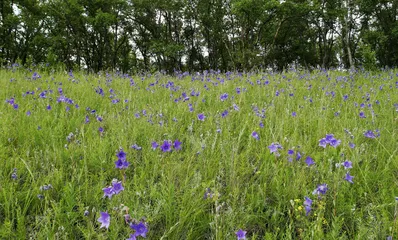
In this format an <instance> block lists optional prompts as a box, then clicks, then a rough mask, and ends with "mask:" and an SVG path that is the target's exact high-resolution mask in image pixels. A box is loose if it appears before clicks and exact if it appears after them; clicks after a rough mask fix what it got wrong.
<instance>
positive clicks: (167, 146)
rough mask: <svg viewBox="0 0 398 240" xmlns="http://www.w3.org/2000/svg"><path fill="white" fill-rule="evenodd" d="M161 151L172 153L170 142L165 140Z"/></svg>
mask: <svg viewBox="0 0 398 240" xmlns="http://www.w3.org/2000/svg"><path fill="white" fill-rule="evenodd" d="M160 149H161V150H162V151H163V152H170V151H171V143H170V141H168V140H164V142H163V144H162V146H160Z"/></svg>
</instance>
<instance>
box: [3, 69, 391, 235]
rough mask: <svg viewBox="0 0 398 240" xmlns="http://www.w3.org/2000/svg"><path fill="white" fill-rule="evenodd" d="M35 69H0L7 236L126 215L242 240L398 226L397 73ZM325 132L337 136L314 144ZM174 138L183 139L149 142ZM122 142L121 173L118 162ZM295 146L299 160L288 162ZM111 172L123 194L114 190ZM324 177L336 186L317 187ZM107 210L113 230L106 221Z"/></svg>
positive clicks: (82, 228) (152, 227) (177, 230)
mask: <svg viewBox="0 0 398 240" xmlns="http://www.w3.org/2000/svg"><path fill="white" fill-rule="evenodd" d="M38 74H39V75H40V78H39V77H38V76H37V75H35V76H33V71H28V70H25V69H9V70H1V71H0V99H1V101H2V103H1V104H0V122H1V124H0V160H1V161H2V163H1V168H0V238H2V239H28V238H30V239H127V238H128V237H129V234H133V233H134V230H132V229H131V228H130V227H129V225H128V224H127V223H126V221H125V216H124V215H125V214H126V213H128V214H129V215H130V216H131V217H132V218H134V219H136V222H139V221H142V222H145V224H146V225H147V226H148V230H149V231H148V234H147V238H148V239H236V235H235V232H237V231H238V230H239V229H243V230H245V231H247V234H246V238H247V239H385V238H386V237H388V236H393V237H394V238H395V237H398V232H397V231H398V223H397V222H396V220H395V219H396V215H397V209H396V208H397V202H398V201H396V198H395V197H396V196H398V171H397V169H398V157H397V156H398V152H397V151H398V127H397V126H398V112H397V109H398V106H397V104H398V88H397V87H398V85H397V82H398V74H397V71H396V70H391V71H385V72H374V73H368V72H338V71H327V72H326V71H315V72H312V73H307V72H298V71H290V72H285V73H280V74H276V73H265V72H264V73H248V74H241V73H227V74H216V73H214V72H207V74H204V73H201V74H198V73H196V74H192V75H188V74H179V75H176V76H167V75H161V74H155V75H149V74H148V75H140V76H132V77H130V76H123V75H120V74H116V73H112V74H106V73H101V74H91V75H86V74H84V73H78V72H74V73H73V74H72V73H71V74H67V73H62V72H56V73H50V72H45V71H42V72H38ZM32 76H33V78H32ZM58 88H62V94H60V93H59V90H58ZM99 88H101V89H102V90H103V95H101V94H100V92H99ZM236 88H240V93H239V94H238V93H237V89H236ZM96 90H97V91H96ZM28 91H34V94H26V92H28ZM44 91H47V93H46V94H45V95H46V97H45V98H41V97H40V93H42V92H44ZM192 91H194V92H193V93H192V95H193V96H191V92H192ZM183 93H186V95H187V96H186V97H184V96H182V94H183ZM224 93H227V94H228V98H227V99H226V100H224V101H221V99H220V96H221V94H224ZM61 95H63V96H65V97H67V98H69V99H72V100H73V103H71V102H69V103H66V102H57V99H58V98H59V97H60V96H61ZM12 98H13V99H14V100H13V101H14V102H12V100H11V99H12ZM188 98H189V99H188ZM112 100H114V102H112ZM116 100H119V101H116ZM189 103H190V104H192V108H193V111H192V112H190V111H189V106H188V104H189ZM15 104H18V107H16V106H15ZM233 104H236V105H237V106H238V107H239V109H234V107H233ZM361 104H363V105H361ZM76 105H78V106H76ZM48 106H51V109H50V110H49V109H48ZM67 108H69V109H67ZM93 110H95V112H94V111H93ZM225 110H228V115H227V116H226V117H222V115H221V114H222V112H224V111H225ZM28 111H30V113H31V114H30V115H29V116H28V115H27V112H28ZM143 111H144V112H143ZM361 111H362V112H363V113H364V114H365V118H361V117H360V115H359V114H360V112H361ZM293 112H295V113H296V116H293V115H292V114H293ZM199 113H203V114H204V115H205V116H206V118H205V120H204V121H199V120H198V118H197V115H198V114H199ZM97 116H101V117H102V118H103V120H102V122H100V121H98V120H97V119H96V118H97ZM86 117H87V118H88V119H89V122H87V123H86ZM260 123H262V125H261V126H260ZM100 127H102V128H103V129H104V131H103V132H102V133H101V132H100V131H99V128H100ZM368 130H372V131H373V132H375V133H376V135H377V132H376V130H378V131H379V133H380V136H377V137H376V138H367V137H365V136H364V133H365V132H366V131H368ZM253 131H255V132H257V133H258V135H259V139H258V140H257V139H255V138H254V137H252V136H251V134H252V132H253ZM71 133H72V134H71ZM326 134H334V137H335V138H336V139H339V140H341V144H340V145H339V146H337V147H336V148H334V147H332V146H327V147H326V148H323V147H321V146H319V140H320V139H322V138H324V137H325V135H326ZM68 136H69V138H68ZM176 139H178V140H179V141H180V142H182V149H181V150H173V151H171V152H162V151H161V150H160V149H159V148H157V149H155V150H153V149H152V147H151V143H152V142H153V141H156V142H157V143H158V144H160V145H161V144H163V142H164V141H165V140H170V141H174V140H176ZM272 143H279V144H280V145H281V146H282V147H283V148H282V149H279V150H278V153H279V154H276V153H270V149H269V148H268V146H270V145H271V144H272ZM350 143H352V144H355V147H352V146H351V147H350V145H349V144H350ZM133 144H137V145H138V146H140V147H142V149H141V150H136V149H133V148H131V146H132V145H133ZM120 149H123V150H124V151H125V152H126V153H127V161H129V162H130V166H129V167H128V168H127V169H125V170H120V169H117V168H116V167H115V161H116V160H117V157H116V153H117V152H118V151H119V150H120ZM289 149H290V150H294V152H295V154H296V153H297V152H300V153H301V155H302V158H301V159H299V160H296V156H293V160H292V161H289V157H290V155H289V154H288V150H289ZM307 156H310V157H311V158H312V159H314V162H315V164H314V165H311V166H308V165H307V164H306V162H305V159H306V157H307ZM344 161H351V162H352V165H353V167H352V169H344V167H343V166H339V164H341V163H342V162H344ZM347 172H349V174H351V175H352V176H354V178H353V182H354V183H349V182H348V181H346V180H344V177H345V176H346V173H347ZM13 174H14V175H13ZM114 178H116V179H118V180H119V181H122V183H123V186H124V191H122V192H121V193H119V194H117V195H114V196H112V198H111V199H108V198H104V197H103V196H104V193H103V190H102V189H103V188H105V187H107V186H109V185H110V184H111V182H112V179H114ZM48 184H51V186H50V187H49V189H48V190H44V189H43V186H44V188H46V187H47V186H48ZM320 184H327V186H328V190H327V192H326V194H324V195H322V194H321V195H320V196H319V197H318V195H313V191H314V190H315V189H316V188H317V186H318V185H320ZM306 196H307V197H309V198H311V199H312V200H313V204H312V206H311V208H312V209H311V211H310V212H309V213H308V214H306V211H305V206H304V203H303V201H304V197H306ZM105 211H106V212H108V213H109V214H110V217H111V221H110V226H109V228H108V229H106V228H100V225H101V224H100V223H99V222H98V221H97V219H98V218H99V216H100V212H105ZM137 238H141V237H137Z"/></svg>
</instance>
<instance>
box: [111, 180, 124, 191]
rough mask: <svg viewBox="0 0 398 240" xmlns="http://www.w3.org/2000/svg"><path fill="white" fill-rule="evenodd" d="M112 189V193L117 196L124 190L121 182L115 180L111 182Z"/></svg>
mask: <svg viewBox="0 0 398 240" xmlns="http://www.w3.org/2000/svg"><path fill="white" fill-rule="evenodd" d="M112 189H113V192H114V193H115V194H119V193H120V192H121V191H123V190H124V187H123V185H122V182H121V181H118V180H117V179H114V180H113V181H112Z"/></svg>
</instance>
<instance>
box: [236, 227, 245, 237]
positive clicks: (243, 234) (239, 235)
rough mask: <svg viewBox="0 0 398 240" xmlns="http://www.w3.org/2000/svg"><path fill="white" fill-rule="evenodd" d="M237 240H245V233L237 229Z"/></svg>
mask: <svg viewBox="0 0 398 240" xmlns="http://www.w3.org/2000/svg"><path fill="white" fill-rule="evenodd" d="M235 234H236V237H237V240H245V239H246V231H243V230H242V229H239V231H237V232H236V233H235Z"/></svg>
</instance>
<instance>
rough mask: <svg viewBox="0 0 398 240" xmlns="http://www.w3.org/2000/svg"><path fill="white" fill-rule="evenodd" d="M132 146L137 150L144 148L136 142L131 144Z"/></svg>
mask: <svg viewBox="0 0 398 240" xmlns="http://www.w3.org/2000/svg"><path fill="white" fill-rule="evenodd" d="M131 148H132V149H135V150H141V149H142V147H140V146H138V145H137V144H136V143H134V144H133V145H132V146H131Z"/></svg>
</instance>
